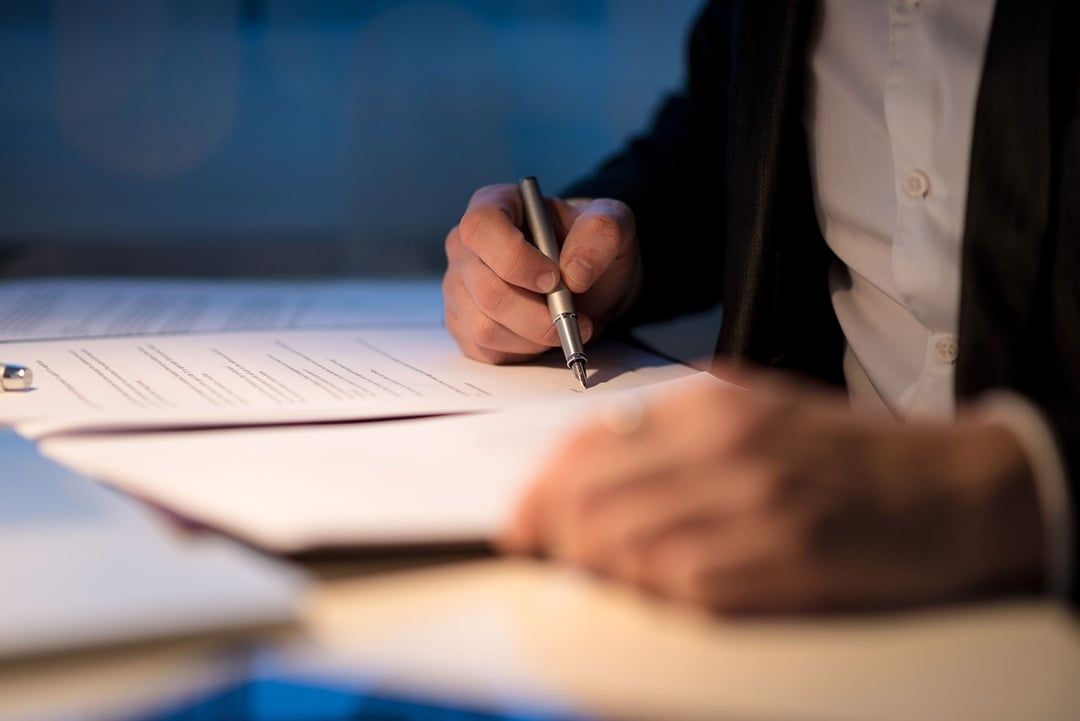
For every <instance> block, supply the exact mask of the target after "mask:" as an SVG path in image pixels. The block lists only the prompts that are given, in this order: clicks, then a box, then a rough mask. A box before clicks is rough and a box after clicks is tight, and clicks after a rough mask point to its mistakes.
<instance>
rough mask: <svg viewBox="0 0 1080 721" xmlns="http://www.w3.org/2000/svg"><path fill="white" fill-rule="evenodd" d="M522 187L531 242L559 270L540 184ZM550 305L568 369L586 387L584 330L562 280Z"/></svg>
mask: <svg viewBox="0 0 1080 721" xmlns="http://www.w3.org/2000/svg"><path fill="white" fill-rule="evenodd" d="M519 187H520V189H521V200H522V202H523V203H524V205H525V222H526V225H528V229H529V235H530V236H531V240H532V243H533V245H535V246H536V247H537V248H538V249H539V250H540V252H541V253H543V254H544V255H546V256H547V257H548V258H549V259H551V261H552V262H554V263H555V267H556V268H557V267H558V266H559V243H558V242H557V241H556V240H555V233H554V231H552V229H551V219H550V218H549V217H548V212H547V205H546V204H545V203H544V195H543V194H542V193H541V192H540V183H538V182H537V180H536V178H534V177H532V176H529V177H528V178H525V179H524V180H522V181H521V183H520V186H519ZM547 306H548V310H549V311H551V322H552V323H553V324H554V325H555V330H556V331H557V332H558V334H559V343H560V344H561V345H562V349H563V355H564V356H566V367H567V368H569V369H570V371H571V372H572V373H573V374H574V377H575V378H577V381H578V383H580V384H581V387H582V388H587V387H588V385H587V384H586V381H587V380H588V376H586V374H585V370H586V368H587V367H588V365H589V360H588V358H586V357H585V348H584V345H583V344H582V342H581V330H580V329H579V328H578V317H577V313H576V312H575V311H574V299H573V297H572V296H571V294H570V290H569V289H568V288H567V287H566V284H565V283H563V282H562V279H560V280H559V284H558V285H557V286H555V289H554V290H552V291H551V292H550V293H548V294H547Z"/></svg>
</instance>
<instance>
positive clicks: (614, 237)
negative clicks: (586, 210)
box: [584, 214, 622, 248]
mask: <svg viewBox="0 0 1080 721" xmlns="http://www.w3.org/2000/svg"><path fill="white" fill-rule="evenodd" d="M584 230H585V232H586V234H587V235H588V237H589V238H590V239H591V240H593V241H595V244H598V245H602V246H604V247H609V248H615V247H617V246H618V245H619V238H620V236H621V235H622V229H621V228H620V227H619V222H618V221H617V220H615V218H614V217H612V216H610V215H606V214H605V215H594V216H592V217H590V218H589V219H588V220H587V221H586V223H585V229H584Z"/></svg>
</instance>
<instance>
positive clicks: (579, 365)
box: [570, 360, 589, 388]
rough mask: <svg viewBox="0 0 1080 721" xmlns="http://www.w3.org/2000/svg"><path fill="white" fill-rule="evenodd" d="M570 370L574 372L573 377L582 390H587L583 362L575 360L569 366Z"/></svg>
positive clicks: (586, 378)
mask: <svg viewBox="0 0 1080 721" xmlns="http://www.w3.org/2000/svg"><path fill="white" fill-rule="evenodd" d="M570 370H572V371H573V372H574V377H575V378H577V382H578V383H580V384H581V387H582V388H588V387H589V385H588V384H587V383H586V381H587V380H588V377H587V376H586V375H585V361H581V360H576V361H574V362H573V363H571V364H570Z"/></svg>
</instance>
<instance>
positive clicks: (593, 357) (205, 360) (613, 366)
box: [0, 327, 692, 437]
mask: <svg viewBox="0 0 1080 721" xmlns="http://www.w3.org/2000/svg"><path fill="white" fill-rule="evenodd" d="M2 350H3V353H4V354H5V358H10V359H12V360H16V361H18V362H19V363H20V364H22V365H25V366H27V367H29V368H31V369H32V370H33V372H34V377H35V380H34V389H33V390H31V391H28V392H20V393H6V394H4V396H3V397H2V398H0V425H14V426H17V427H18V429H19V431H20V432H21V433H23V434H24V435H27V436H29V437H42V436H44V435H48V434H53V433H59V432H65V431H68V432H70V431H86V430H104V429H111V430H124V429H128V430H130V429H146V428H190V427H219V426H230V425H237V424H282V423H301V422H312V421H341V420H359V419H373V418H401V417H409V416H423V415H435V414H442V413H461V412H467V411H481V410H495V409H500V408H508V407H513V406H515V405H519V404H522V403H527V402H537V401H546V400H551V399H556V398H573V397H575V396H577V395H579V394H581V393H589V394H591V395H600V394H604V393H607V392H610V391H612V390H618V389H620V388H627V387H635V386H641V385H647V384H650V383H655V382H658V381H662V380H667V379H671V378H677V377H681V376H685V375H687V374H689V373H691V372H692V371H691V370H690V369H689V368H687V367H685V366H682V365H680V364H677V363H672V362H669V361H666V360H664V359H661V358H659V357H657V356H654V355H652V354H649V353H646V352H644V351H640V350H636V349H634V348H632V347H629V346H626V345H622V344H619V343H607V344H604V343H597V344H595V345H594V346H592V347H591V348H590V361H591V363H592V370H591V371H590V385H591V386H592V387H591V388H590V389H589V390H588V391H582V390H581V389H580V388H579V387H578V386H577V384H576V382H575V381H574V378H573V376H572V375H571V374H570V373H569V372H568V371H567V369H566V364H565V362H564V361H563V359H562V357H561V355H560V354H559V352H558V351H553V352H552V353H551V354H549V355H546V356H543V357H542V358H541V359H539V360H538V361H536V362H533V363H529V364H524V365H516V366H490V365H486V364H482V363H477V362H474V361H471V360H468V359H467V358H465V357H463V356H462V355H461V353H460V351H459V350H458V348H457V346H456V345H455V343H454V342H453V340H452V339H451V338H450V336H449V334H448V333H447V332H446V331H445V330H444V329H442V328H430V327H417V328H395V329H365V330H319V331H311V330H281V331H269V332H242V333H211V334H189V335H177V336H156V337H154V336H139V337H133V338H90V339H67V340H55V341H34V342H25V343H9V344H5V345H4V346H2Z"/></svg>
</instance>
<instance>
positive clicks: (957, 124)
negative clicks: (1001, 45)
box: [806, 0, 1071, 590]
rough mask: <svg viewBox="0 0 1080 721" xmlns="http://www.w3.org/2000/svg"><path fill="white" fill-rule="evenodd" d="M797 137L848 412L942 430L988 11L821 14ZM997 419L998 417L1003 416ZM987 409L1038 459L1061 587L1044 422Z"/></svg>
mask: <svg viewBox="0 0 1080 721" xmlns="http://www.w3.org/2000/svg"><path fill="white" fill-rule="evenodd" d="M822 11H823V17H822V24H821V28H820V36H819V38H818V39H817V40H816V41H815V43H814V45H813V49H812V55H811V72H810V77H809V78H808V82H809V88H808V94H807V97H808V103H807V111H806V126H807V133H808V140H809V147H810V163H811V169H812V176H813V181H814V195H815V202H816V204H817V215H818V221H819V223H820V225H821V230H822V233H823V235H824V236H825V240H826V242H827V243H828V245H829V247H830V248H831V249H832V251H833V252H834V253H835V254H836V256H837V258H838V260H837V261H836V263H835V264H834V267H833V268H832V274H831V279H830V284H831V285H830V287H831V291H832V301H833V308H834V310H835V312H836V316H837V319H838V320H839V322H840V326H841V327H842V328H843V331H844V336H845V338H846V340H847V348H846V351H845V357H844V374H845V378H846V380H847V385H848V389H849V393H850V395H851V399H852V404H853V406H855V407H856V408H857V409H861V410H864V411H869V412H891V413H892V414H894V415H897V416H902V417H910V416H933V417H945V418H948V417H951V416H952V414H953V412H954V410H955V409H954V400H953V399H954V370H955V363H956V354H957V348H958V342H957V337H956V333H957V319H958V315H959V305H960V267H961V262H960V261H961V257H960V250H961V241H962V238H963V231H964V213H965V212H966V207H967V186H968V167H969V163H970V156H971V139H972V129H973V126H974V120H975V104H976V99H977V94H978V89H979V84H980V79H981V75H982V67H983V60H984V58H985V53H986V44H987V41H988V38H989V34H990V24H991V20H992V19H993V14H994V0H824V1H823V3H822ZM1006 405H1008V407H1007V408H1006ZM1020 405H1021V404H1019V403H1018V402H1012V403H1009V404H1005V403H997V404H995V408H996V410H995V412H994V415H995V416H996V417H998V418H1000V419H1001V420H1002V422H1004V423H1006V424H1007V425H1008V426H1009V427H1010V428H1012V429H1013V430H1014V432H1015V433H1016V435H1017V437H1018V438H1019V439H1020V441H1021V443H1022V444H1023V445H1024V447H1025V450H1026V451H1027V453H1028V455H1029V456H1030V457H1031V459H1032V463H1033V466H1034V468H1035V470H1036V476H1037V478H1038V482H1039V486H1040V489H1039V490H1040V500H1041V502H1042V508H1043V514H1044V521H1045V523H1044V525H1046V526H1047V528H1048V533H1049V534H1050V537H1051V538H1050V539H1049V540H1050V542H1051V543H1052V545H1050V546H1049V548H1050V550H1051V555H1052V556H1054V557H1053V559H1051V560H1050V569H1049V571H1048V573H1049V574H1050V576H1051V578H1050V580H1051V583H1052V585H1053V586H1055V587H1058V588H1057V589H1056V590H1061V588H1060V587H1061V586H1062V585H1063V584H1065V583H1066V581H1067V578H1063V577H1062V574H1063V573H1064V574H1065V575H1066V576H1067V572H1066V569H1068V567H1069V566H1068V561H1069V559H1068V554H1069V553H1070V552H1071V545H1070V544H1069V543H1068V541H1069V534H1070V533H1071V529H1070V528H1069V523H1068V512H1067V506H1066V505H1065V502H1064V494H1065V492H1066V488H1067V486H1066V485H1065V481H1064V472H1063V470H1062V465H1061V461H1060V457H1059V455H1058V453H1057V449H1056V448H1055V447H1054V444H1053V440H1052V436H1051V435H1050V432H1049V430H1048V429H1047V427H1046V425H1045V422H1044V421H1043V420H1042V419H1041V417H1039V415H1038V414H1037V413H1035V412H1032V410H1031V409H1030V408H1027V409H1024V408H1020V407H1019V406H1020Z"/></svg>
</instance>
